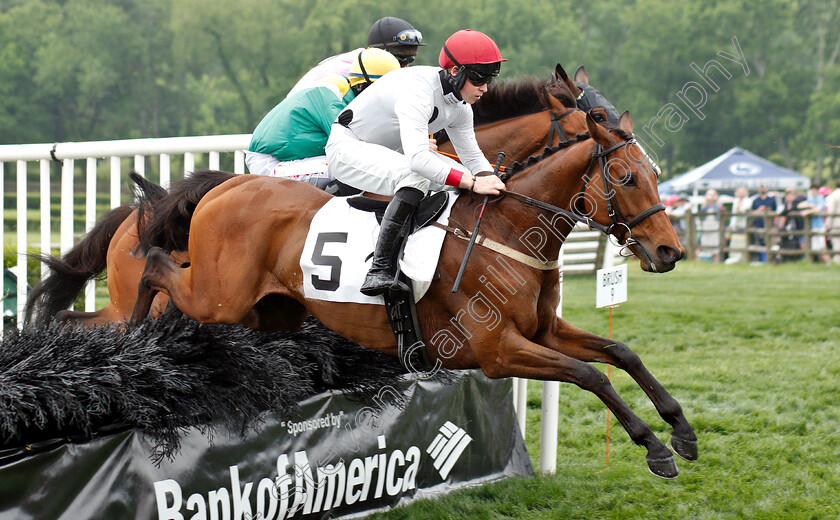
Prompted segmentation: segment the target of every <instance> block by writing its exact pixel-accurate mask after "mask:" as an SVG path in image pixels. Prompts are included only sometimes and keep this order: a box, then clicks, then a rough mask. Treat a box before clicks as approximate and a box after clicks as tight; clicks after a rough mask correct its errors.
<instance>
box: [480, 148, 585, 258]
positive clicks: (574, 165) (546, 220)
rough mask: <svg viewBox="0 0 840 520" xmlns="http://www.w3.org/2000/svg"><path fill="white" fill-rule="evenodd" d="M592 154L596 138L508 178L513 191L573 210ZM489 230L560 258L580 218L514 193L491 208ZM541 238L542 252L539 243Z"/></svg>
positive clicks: (501, 238)
mask: <svg viewBox="0 0 840 520" xmlns="http://www.w3.org/2000/svg"><path fill="white" fill-rule="evenodd" d="M591 154H592V141H591V140H586V141H581V142H580V143H578V144H575V145H573V146H571V147H569V148H567V149H565V150H560V151H558V152H555V153H554V154H553V155H551V156H549V157H547V158H544V159H543V160H541V161H540V162H538V163H536V164H534V165H533V166H531V167H530V168H527V169H526V170H523V171H521V172H519V173H517V174H515V175H514V176H513V177H512V178H511V179H510V180H509V181H508V182H507V189H508V190H509V191H513V192H517V193H521V194H522V195H526V196H528V197H531V198H533V199H536V200H540V201H542V202H547V203H548V204H551V205H553V206H557V207H559V208H562V209H565V210H571V208H570V207H571V205H572V202H573V199H574V198H575V197H576V196H577V195H578V194H579V193H580V190H581V188H582V186H583V182H584V181H583V177H584V175H586V173H587V169H588V166H589V162H590V159H591ZM485 218H486V219H487V221H488V225H487V227H486V228H485V227H484V224H482V228H483V229H485V230H486V232H485V234H488V236H490V233H492V234H493V235H495V236H494V237H491V238H494V239H495V240H499V241H502V242H504V243H506V244H507V245H509V246H511V247H513V248H515V249H519V250H522V251H523V252H528V251H526V250H530V254H535V255H536V256H537V257H543V258H546V259H548V260H556V259H557V257H558V255H559V253H560V247H561V246H562V245H563V242H564V241H565V239H566V237H567V236H568V235H569V233H570V232H571V230H572V228H574V226H575V224H576V222H575V221H574V220H572V219H571V218H569V217H568V216H564V215H561V214H554V213H551V212H549V211H546V210H543V209H539V208H537V207H534V206H531V205H528V204H526V203H524V202H522V201H520V200H517V199H515V198H513V197H504V198H503V199H502V200H501V201H499V202H498V204H497V206H496V207H495V208H492V207H491V208H488V210H487V215H486V217H485ZM537 242H539V243H540V246H539V252H538V253H539V254H537V252H536V251H534V249H535V247H536V246H535V244H536V243H537Z"/></svg>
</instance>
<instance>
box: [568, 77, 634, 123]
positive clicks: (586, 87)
mask: <svg viewBox="0 0 840 520" xmlns="http://www.w3.org/2000/svg"><path fill="white" fill-rule="evenodd" d="M558 67H559V65H558ZM563 74H564V75H565V74H566V72H565V71H563ZM572 84H573V85H575V87H576V88H577V92H576V93H575V99H576V100H577V106H578V108H579V109H581V110H583V111H584V112H589V111H591V110H592V109H593V108H598V107H601V108H603V109H604V110H605V111H606V116H607V121H608V122H609V123H610V124H612V125H617V124H618V120H619V117H620V116H619V115H618V110H616V108H615V106H614V105H613V104H612V103H611V102H610V100H609V99H607V98H605V97H604V96H603V94H601V93H600V92H598V89H596V88H595V87H593V86H592V85H590V84H589V74H587V72H586V69H585V68H584V67H583V65H581V66H580V67H578V68H577V70H576V71H575V80H574V81H573V82H572ZM596 121H597V120H596ZM598 122H599V123H601V122H602V121H598Z"/></svg>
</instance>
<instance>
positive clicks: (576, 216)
mask: <svg viewBox="0 0 840 520" xmlns="http://www.w3.org/2000/svg"><path fill="white" fill-rule="evenodd" d="M564 115H565V114H564ZM549 135H550V137H551V136H553V134H551V133H550V134H549ZM550 137H549V139H550ZM549 142H551V141H549ZM635 142H636V140H635V139H633V138H630V139H628V140H626V141H622V142H620V143H616V144H614V145H612V146H610V147H609V148H604V147H603V146H601V144H600V143H595V150H594V151H593V152H592V156H591V158H590V160H589V166H588V167H587V169H586V174H584V176H583V178H584V181H583V185H582V186H581V188H580V191H579V192H578V193H577V195H575V197H572V201H575V202H576V201H578V200H581V199H582V198H583V197H584V196H585V192H586V188H587V187H588V186H589V181H590V173H591V172H592V171H593V169H594V167H595V164H596V162H597V163H598V166H599V169H600V172H601V178H602V179H603V181H604V182H603V184H604V195H605V199H606V203H607V214H608V215H609V217H610V221H611V223H610V224H609V225H604V224H601V223H600V222H596V221H594V220H592V219H591V218H590V217H588V216H585V215H581V214H580V213H577V212H574V211H569V210H567V209H564V208H560V207H558V206H555V205H553V204H549V203H547V202H543V201H541V200H537V199H534V198H532V197H529V196H527V195H523V194H521V193H517V192H515V191H509V190H505V191H504V192H503V195H504V196H509V197H511V198H513V199H516V200H519V201H521V202H524V203H525V204H529V205H531V206H536V207H538V208H540V209H544V210H546V211H550V212H552V213H555V214H558V215H562V216H564V217H566V218H568V219H569V220H572V221H573V222H575V223H577V222H583V223H585V224H586V225H587V226H589V228H590V229H597V230H598V231H601V232H602V233H604V234H606V235H607V236H609V235H612V234H613V233H614V232H616V231H617V228H619V227H620V228H623V229H622V230H621V231H620V232H619V234H618V235H617V236H616V238H617V239H618V243H619V244H620V245H622V246H625V247H629V246H632V245H634V244H637V243H638V242H637V241H635V240H633V238H632V229H633V228H634V227H636V226H637V225H638V224H639V223H640V222H642V221H643V220H645V219H646V218H648V217H650V216H651V215H654V214H655V213H658V212H660V211H664V210H665V205H664V204H662V203H661V202H660V203H659V204H654V205H653V206H651V207H649V208H648V209H646V210H644V211H642V212H641V213H639V214H638V215H636V216H635V217H633V218H632V219H628V218H627V217H626V216H625V215H624V212H623V211H621V208H620V207H619V205H618V201H616V200H615V190H613V183H612V181H611V180H610V176H609V161H607V156H609V155H610V154H611V153H613V152H615V151H616V150H619V149H621V148H623V147H625V146H629V145H632V144H633V143H635ZM509 177H510V175H506V176H504V177H503V178H502V180H503V181H506V180H507V179H508V178H509ZM575 202H573V204H574V203H575Z"/></svg>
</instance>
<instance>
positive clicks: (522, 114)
mask: <svg viewBox="0 0 840 520" xmlns="http://www.w3.org/2000/svg"><path fill="white" fill-rule="evenodd" d="M580 80H586V81H587V82H588V77H586V76H585V71H584V70H583V68H582V67H580V68H578V71H577V72H576V74H575V81H578V82H580ZM575 81H573V80H572V79H570V78H569V76H568V75H567V74H566V71H565V70H563V67H562V66H560V65H559V64H558V65H557V67H556V68H555V72H554V74H553V75H552V77H551V78H550V79H549V80H548V81H544V80H538V79H535V78H525V79H518V80H511V81H503V82H501V83H500V84H497V85H494V88H492V89H491V90H490V91H489V92H487V93H486V94H485V95H484V96H483V97H482V99H481V102H480V103H477V104H476V105H475V106H474V107H473V109H474V111H475V121H476V125H477V127H476V138H477V139H478V142H479V145H480V146H481V148H482V149H483V150H485V151H486V152H487V154H488V158H489V159H490V160H491V161H494V160H495V155H496V153H497V152H498V151H500V150H502V149H504V151H505V153H506V154H507V158H506V163H505V164H506V165H508V166H509V165H510V164H512V163H513V162H515V161H522V160H525V159H527V158H528V157H529V156H531V155H534V154H537V153H540V152H541V151H542V149H543V148H544V147H547V146H553V145H556V144H558V143H559V142H560V141H561V140H564V139H567V138H568V137H569V136H574V135H576V134H578V133H582V132H586V131H587V126H586V118H585V117H584V114H583V112H581V111H580V110H577V107H576V103H575V99H576V98H578V97H580V96H581V94H582V90H581V89H580V87H579V86H578V85H577V84H576V83H575ZM584 86H585V87H586V86H587V85H584ZM587 95H588V94H587ZM591 99H593V96H589V97H586V96H583V97H581V100H585V101H586V102H587V103H589V102H590V100H591ZM594 101H595V102H597V103H599V104H600V105H606V107H605V108H606V109H607V112H608V113H610V114H612V113H614V112H615V108H614V107H612V105H611V104H610V103H609V102H608V101H606V100H605V99H604V98H603V97H601V98H598V99H596V100H594ZM581 108H586V109H587V110H588V109H590V108H593V106H591V104H587V105H585V106H584V107H581ZM616 121H617V120H616ZM440 151H442V152H453V151H454V150H453V149H452V146H451V144H450V143H448V142H445V141H441V144H440ZM233 176H234V174H232V173H228V172H216V171H208V170H205V171H201V172H196V174H194V175H193V178H189V179H185V180H184V182H180V183H175V184H174V185H173V187H172V190H171V194H170V195H169V196H167V193H166V192H165V190H163V189H162V188H160V187H159V186H156V185H154V184H153V183H151V182H149V181H148V180H146V179H144V178H142V177H140V176H137V175H132V179H133V180H134V182H135V184H136V186H137V188H138V191H139V193H138V195H139V198H140V200H141V201H144V204H142V205H141V207H140V208H136V207H135V205H128V204H127V205H123V206H120V207H119V208H117V209H115V210H112V211H111V212H109V213H108V214H106V215H105V216H103V217H102V218H101V219H100V220H99V221H97V223H96V225H95V226H94V228H93V229H92V230H91V231H90V232H89V233H88V234H87V235H86V236H85V238H84V239H82V241H80V242H79V243H78V244H76V246H74V247H73V248H72V249H71V250H70V251H69V252H67V253H66V254H65V255H64V257H62V258H53V257H45V258H42V261H44V262H46V263H47V264H48V265H49V266H50V270H51V273H50V275H48V276H47V277H45V278H44V279H43V280H41V281H40V282H39V283H38V284H37V285H36V286H35V287H34V288H33V289H32V290H31V291H30V293H29V298H28V300H27V304H26V321H27V323H33V324H37V325H46V323H48V322H49V321H50V320H52V319H53V318H56V319H57V320H59V321H66V322H68V323H75V324H81V325H95V324H103V323H111V322H122V321H124V320H125V319H127V317H128V316H129V315H130V314H131V311H132V309H133V308H134V303H135V301H136V298H137V284H138V282H139V281H140V275H141V274H142V272H143V267H144V266H145V257H144V252H145V251H146V250H148V248H149V247H151V246H152V245H154V246H158V247H161V248H163V249H164V250H166V251H169V252H171V253H172V254H173V256H174V257H175V258H176V259H177V260H178V261H179V262H186V261H187V260H188V257H189V255H188V253H187V251H186V248H187V244H186V240H185V238H184V237H186V232H187V231H188V229H189V222H190V218H191V217H192V211H193V210H194V209H195V205H196V204H198V201H199V198H200V196H201V195H203V194H204V193H206V192H207V191H209V189H210V188H212V187H215V186H217V185H219V184H221V183H222V182H225V181H227V180H229V179H231V178H232V177H233ZM172 229H177V230H178V231H177V232H172V231H171V230H172ZM140 235H143V236H144V241H143V245H142V247H138V246H140V244H139V242H138V236H140ZM106 268H107V282H108V295H109V299H108V304H107V305H106V306H105V307H103V308H102V309H99V310H97V311H95V312H80V311H70V310H65V309H67V308H68V307H69V306H70V305H72V303H73V301H74V300H75V299H76V298H77V296H78V295H79V293H80V292H81V291H82V289H83V288H84V285H85V284H86V283H87V282H88V281H89V280H92V279H94V278H95V277H96V276H97V275H98V274H99V273H100V272H101V271H102V270H103V269H106ZM166 301H167V300H166V297H165V295H161V297H160V298H158V301H157V302H156V303H155V305H154V307H153V315H158V314H159V313H160V312H161V311H162V310H163V308H164V307H165V305H166Z"/></svg>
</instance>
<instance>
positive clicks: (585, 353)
mask: <svg viewBox="0 0 840 520" xmlns="http://www.w3.org/2000/svg"><path fill="white" fill-rule="evenodd" d="M534 341H536V342H538V343H539V344H541V345H545V346H546V347H548V348H550V349H552V350H555V351H557V352H560V353H562V354H565V355H567V356H570V357H573V358H575V359H578V360H581V361H586V362H600V363H609V364H610V365H613V366H615V367H618V368H620V369H622V370H624V371H625V372H627V373H628V374H629V375H630V377H632V378H633V380H634V381H636V383H637V384H638V385H639V387H640V388H641V389H642V390H643V391H644V392H645V394H647V396H648V398H649V399H650V400H651V402H652V403H653V406H654V407H656V411H657V412H659V415H660V416H661V417H662V419H663V420H664V421H665V422H667V423H668V424H670V425H671V427H672V428H673V432H672V434H671V446H672V447H673V448H674V451H675V452H676V453H677V455H679V456H680V457H682V458H684V459H686V460H697V436H696V435H695V434H694V430H693V429H692V428H691V425H690V424H689V423H688V420H687V419H686V418H685V415H684V414H683V410H682V407H681V406H680V404H679V403H678V402H677V400H676V399H674V398H673V397H672V396H671V394H669V393H668V391H667V390H665V387H663V386H662V384H661V383H660V382H659V381H657V380H656V378H655V377H653V374H651V373H650V372H649V371H648V369H647V368H646V367H645V365H644V364H643V363H642V360H641V359H640V358H639V356H638V355H637V354H636V353H635V352H633V351H632V350H630V348H628V347H627V345H625V344H623V343H619V342H617V341H612V340H609V339H606V338H602V337H600V336H596V335H595V334H591V333H589V332H586V331H584V330H582V329H579V328H577V327H574V326H572V325H570V324H569V323H568V322H567V321H565V320H562V319H560V318H556V319H555V320H554V321H553V322H552V324H551V326H550V328H549V329H548V330H547V331H546V332H545V333H542V334H538V335H537V337H535V338H534Z"/></svg>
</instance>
